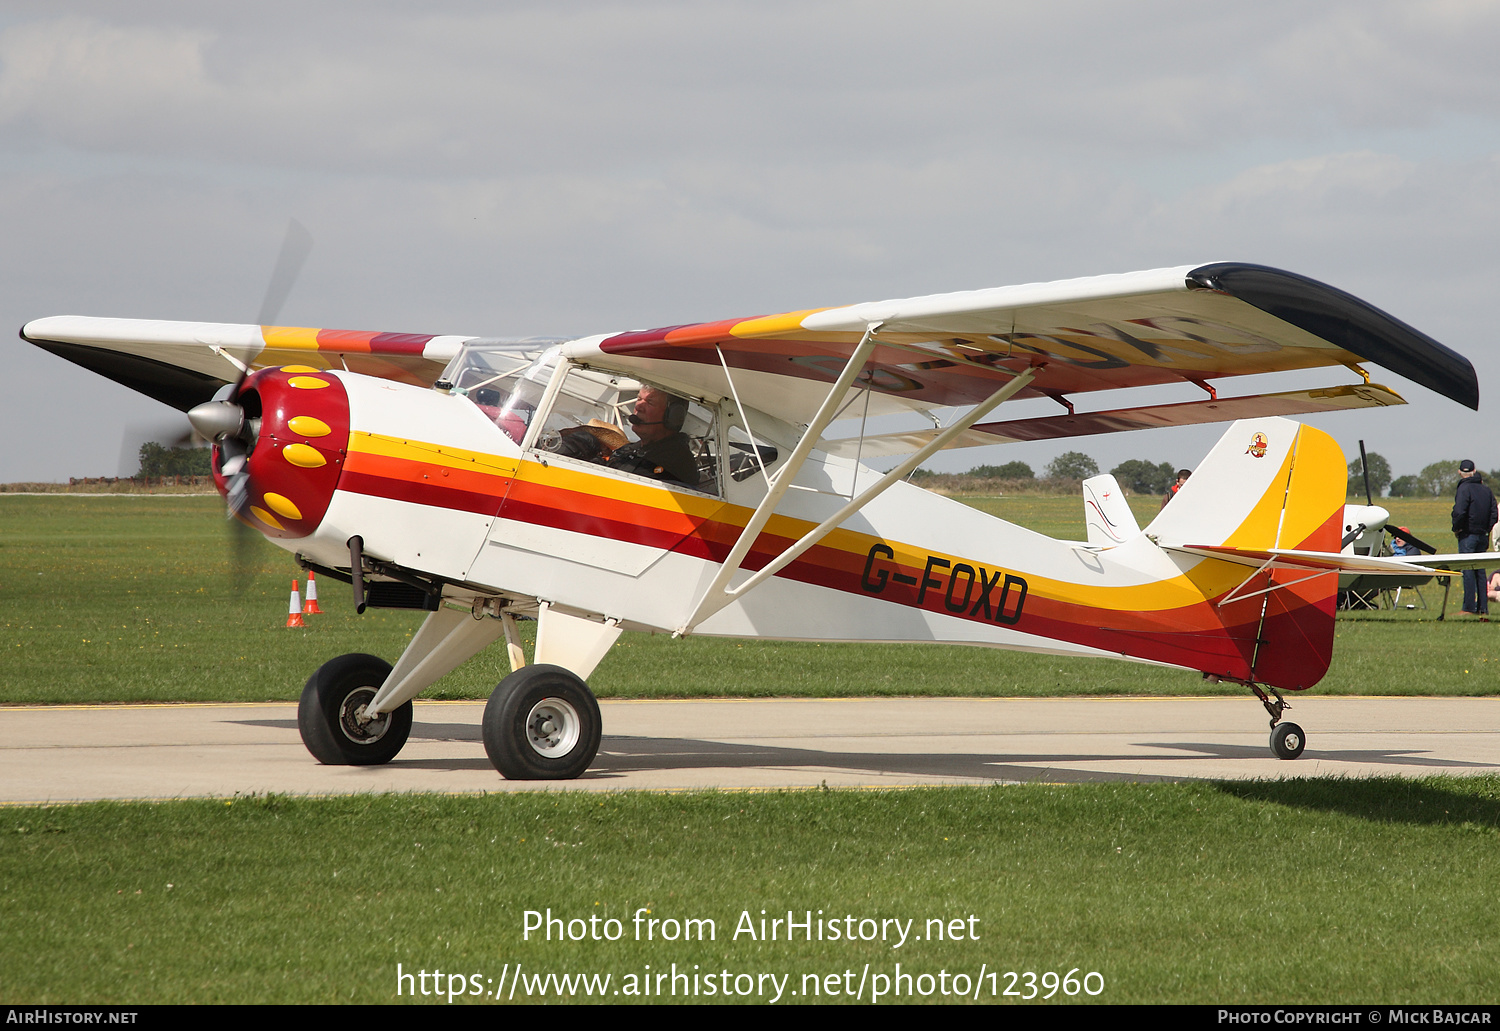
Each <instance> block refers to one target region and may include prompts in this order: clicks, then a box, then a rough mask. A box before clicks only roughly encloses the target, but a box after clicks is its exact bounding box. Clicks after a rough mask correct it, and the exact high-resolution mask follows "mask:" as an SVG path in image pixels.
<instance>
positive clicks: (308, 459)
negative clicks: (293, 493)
mask: <svg viewBox="0 0 1500 1031" xmlns="http://www.w3.org/2000/svg"><path fill="white" fill-rule="evenodd" d="M281 457H282V458H285V459H286V460H287V461H288V462H291V463H292V464H293V465H296V466H301V467H302V468H303V469H316V468H318V466H320V465H327V464H328V460H327V459H326V458H324V457H323V456H322V455H321V454H319V453H318V449H317V448H314V447H308V446H307V445H306V444H288V445H287V446H286V447H284V448H282V449H281Z"/></svg>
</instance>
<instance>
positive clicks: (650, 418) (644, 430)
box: [631, 389, 672, 444]
mask: <svg viewBox="0 0 1500 1031" xmlns="http://www.w3.org/2000/svg"><path fill="white" fill-rule="evenodd" d="M666 414H667V399H666V396H665V395H664V394H662V393H661V392H660V391H658V390H650V389H646V390H642V391H641V393H640V396H639V397H637V398H636V401H635V415H636V418H638V419H640V420H641V422H642V423H644V424H645V425H640V426H632V427H631V428H632V429H634V430H635V435H636V436H637V437H639V438H640V439H641V441H642V442H643V443H646V444H651V443H654V442H655V441H658V440H665V439H666V438H667V437H670V436H671V435H672V431H671V430H669V429H667V428H666V427H665V426H663V425H662V419H663V418H664V417H665V416H666Z"/></svg>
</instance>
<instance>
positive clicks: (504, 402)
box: [443, 341, 556, 444]
mask: <svg viewBox="0 0 1500 1031" xmlns="http://www.w3.org/2000/svg"><path fill="white" fill-rule="evenodd" d="M555 364H556V355H555V354H552V353H548V351H547V350H546V349H544V344H543V343H542V342H533V341H518V342H514V343H510V342H507V343H486V344H472V343H471V344H468V345H466V346H465V347H464V349H463V350H462V351H460V352H459V354H458V356H457V357H456V358H454V359H453V361H452V362H450V363H449V365H448V368H447V370H446V371H445V372H444V373H443V378H444V379H446V380H447V381H448V382H449V383H451V384H453V391H454V393H457V394H462V395H464V396H465V397H467V398H468V399H469V400H470V401H472V402H474V404H475V405H476V406H477V407H478V408H479V410H480V411H482V412H484V414H485V415H487V416H489V418H490V420H491V421H492V422H493V423H494V424H495V425H496V426H498V427H500V429H501V430H503V431H504V432H505V435H506V436H508V437H510V439H511V440H514V441H515V442H516V443H517V444H519V443H520V442H521V438H522V437H524V436H525V435H526V428H527V427H528V426H530V425H531V418H532V416H533V415H534V414H535V412H536V407H537V405H538V403H540V401H541V399H542V394H543V392H544V391H545V390H546V389H547V380H548V379H550V378H551V376H552V369H553V367H554V366H555Z"/></svg>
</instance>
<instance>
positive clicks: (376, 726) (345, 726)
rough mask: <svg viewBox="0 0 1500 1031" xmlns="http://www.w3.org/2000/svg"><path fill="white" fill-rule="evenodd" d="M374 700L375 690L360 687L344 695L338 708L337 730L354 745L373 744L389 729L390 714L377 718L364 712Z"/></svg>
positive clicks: (383, 714) (382, 714)
mask: <svg viewBox="0 0 1500 1031" xmlns="http://www.w3.org/2000/svg"><path fill="white" fill-rule="evenodd" d="M374 700H375V689H374V688H373V687H361V688H357V689H355V690H353V691H350V692H349V693H348V694H347V695H345V696H344V701H343V704H342V705H340V706H339V729H340V730H342V731H343V732H344V736H345V737H346V738H348V739H349V740H350V741H353V742H354V743H355V744H359V745H368V744H373V743H374V742H376V741H379V740H380V739H381V738H382V737H384V736H385V732H386V730H388V729H389V728H390V725H391V716H390V713H381V714H380V715H379V716H370V715H368V714H367V712H366V710H367V709H369V707H370V703H371V702H372V701H374Z"/></svg>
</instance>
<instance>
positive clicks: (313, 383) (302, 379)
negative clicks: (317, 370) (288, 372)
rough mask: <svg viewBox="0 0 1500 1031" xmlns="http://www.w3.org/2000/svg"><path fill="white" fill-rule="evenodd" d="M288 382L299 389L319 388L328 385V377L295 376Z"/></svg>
mask: <svg viewBox="0 0 1500 1031" xmlns="http://www.w3.org/2000/svg"><path fill="white" fill-rule="evenodd" d="M287 382H288V383H289V384H291V385H292V386H294V387H296V388H297V389H299V390H317V389H319V388H320V387H326V386H328V381H327V380H326V379H318V377H316V376H293V377H292V378H291V379H289V380H287Z"/></svg>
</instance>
